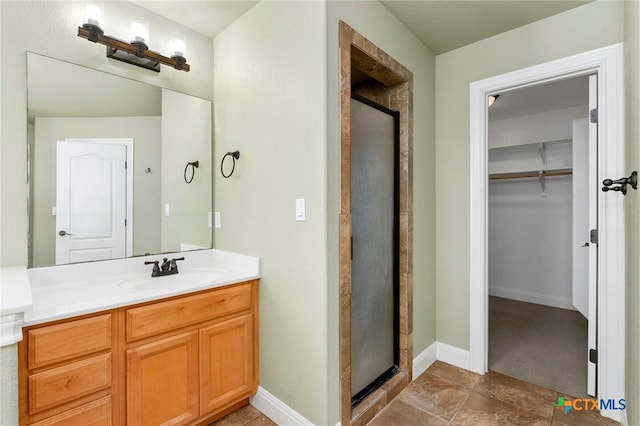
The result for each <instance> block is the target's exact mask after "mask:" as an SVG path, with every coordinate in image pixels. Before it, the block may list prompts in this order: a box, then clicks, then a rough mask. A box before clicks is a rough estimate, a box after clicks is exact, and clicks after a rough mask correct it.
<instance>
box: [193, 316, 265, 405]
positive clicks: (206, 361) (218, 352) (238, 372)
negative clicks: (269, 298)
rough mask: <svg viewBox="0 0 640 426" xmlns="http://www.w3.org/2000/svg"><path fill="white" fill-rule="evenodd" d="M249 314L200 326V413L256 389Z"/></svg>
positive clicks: (251, 323) (251, 326)
mask: <svg viewBox="0 0 640 426" xmlns="http://www.w3.org/2000/svg"><path fill="white" fill-rule="evenodd" d="M254 339H255V336H254V330H253V315H252V314H248V315H243V316H239V317H236V318H232V319H229V320H226V321H223V322H220V323H217V324H213V325H211V326H208V327H205V328H202V329H200V380H201V382H200V414H201V415H204V414H205V413H208V412H213V411H217V410H218V409H220V408H223V407H224V406H225V405H227V404H230V403H234V402H238V401H240V400H242V399H243V398H247V397H249V396H250V395H251V394H253V393H255V392H256V390H257V389H256V388H257V382H258V381H257V378H256V377H255V374H256V368H255V361H256V358H255V348H256V345H255V343H254Z"/></svg>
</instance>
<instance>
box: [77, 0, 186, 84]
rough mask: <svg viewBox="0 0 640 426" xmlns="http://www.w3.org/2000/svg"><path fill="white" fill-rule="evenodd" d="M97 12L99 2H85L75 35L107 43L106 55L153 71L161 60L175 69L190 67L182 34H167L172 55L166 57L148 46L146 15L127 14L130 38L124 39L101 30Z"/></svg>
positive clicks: (100, 11)
mask: <svg viewBox="0 0 640 426" xmlns="http://www.w3.org/2000/svg"><path fill="white" fill-rule="evenodd" d="M101 14H102V4H101V3H100V2H92V3H89V4H88V5H87V7H86V13H85V16H86V20H87V22H86V23H84V24H83V25H82V26H81V27H78V37H82V38H86V39H87V40H89V41H91V42H93V43H100V44H103V45H105V46H107V56H108V57H109V58H113V59H117V60H119V61H122V62H126V63H128V64H132V65H136V66H139V67H142V68H146V69H148V70H152V71H155V72H160V65H161V64H163V65H168V66H170V67H172V68H175V69H177V70H182V71H189V70H190V68H191V67H190V66H189V64H187V60H186V59H185V57H184V54H185V51H186V46H187V38H186V36H185V35H184V34H181V33H172V34H171V49H172V56H171V57H167V56H163V55H161V54H159V53H157V52H154V51H153V50H149V47H148V43H149V23H148V22H147V20H146V19H144V18H141V17H137V16H134V17H132V18H131V27H130V31H131V32H130V36H131V42H130V43H127V42H125V41H122V40H119V39H117V38H115V37H111V36H108V35H105V34H104V31H103V30H102V29H101V28H100V18H101Z"/></svg>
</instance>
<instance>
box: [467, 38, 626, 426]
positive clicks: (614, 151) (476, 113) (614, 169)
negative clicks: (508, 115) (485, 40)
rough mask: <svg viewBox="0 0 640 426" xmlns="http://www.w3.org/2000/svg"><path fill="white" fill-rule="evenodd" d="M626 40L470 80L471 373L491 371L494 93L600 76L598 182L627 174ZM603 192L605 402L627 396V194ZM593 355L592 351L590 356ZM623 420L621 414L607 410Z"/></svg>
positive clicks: (600, 321)
mask: <svg viewBox="0 0 640 426" xmlns="http://www.w3.org/2000/svg"><path fill="white" fill-rule="evenodd" d="M623 57H624V50H623V44H622V43H619V44H615V45H611V46H607V47H603V48H600V49H596V50H592V51H588V52H584V53H580V54H577V55H573V56H569V57H566V58H562V59H558V60H554V61H551V62H547V63H544V64H540V65H535V66H532V67H528V68H524V69H521V70H517V71H513V72H509V73H506V74H502V75H498V76H495V77H491V78H487V79H484V80H479V81H475V82H472V83H471V84H470V88H469V89H470V90H469V91H470V99H469V100H470V145H471V147H470V150H471V152H470V194H471V198H470V212H471V214H470V267H469V269H470V290H469V296H470V303H469V305H470V312H469V351H470V367H471V370H473V371H475V372H478V373H481V374H484V373H486V372H487V370H488V275H487V273H488V266H487V265H488V264H487V260H488V256H487V239H488V232H487V229H488V222H487V219H488V210H487V206H488V200H487V194H488V180H487V171H488V167H487V147H488V141H487V127H488V126H487V118H488V112H487V97H488V96H489V95H492V94H496V93H500V92H504V91H508V90H514V89H517V88H522V87H526V86H531V85H535V84H540V83H544V82H550V81H553V80H559V79H563V78H567V77H575V76H580V75H587V74H593V73H596V74H597V75H598V142H599V143H598V180H599V181H602V179H604V178H607V177H611V178H613V179H616V178H618V177H620V176H623V175H625V169H624V167H625V163H624V80H623V77H624V74H623V73H624V67H623ZM612 194H613V193H612V192H610V193H604V192H599V195H598V218H599V220H598V226H599V234H600V235H599V244H598V282H599V283H600V284H601V285H599V286H598V290H597V293H598V315H597V319H596V321H597V333H598V344H597V350H598V372H597V394H598V397H599V398H600V399H605V400H606V399H610V398H611V399H615V400H618V399H621V398H624V395H625V350H624V348H625V296H624V294H625V233H624V227H625V222H624V197H623V196H622V195H621V194H618V193H616V195H617V196H612ZM585 358H586V354H585ZM603 414H604V415H606V416H608V417H611V418H613V419H616V420H618V421H621V420H622V416H623V414H622V412H621V411H618V410H603Z"/></svg>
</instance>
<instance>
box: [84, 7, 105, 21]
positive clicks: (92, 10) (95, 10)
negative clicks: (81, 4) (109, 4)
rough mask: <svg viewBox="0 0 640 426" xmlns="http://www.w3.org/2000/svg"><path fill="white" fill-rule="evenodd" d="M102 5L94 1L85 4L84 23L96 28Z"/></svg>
mask: <svg viewBox="0 0 640 426" xmlns="http://www.w3.org/2000/svg"><path fill="white" fill-rule="evenodd" d="M103 7H104V6H103V4H102V2H100V1H95V2H91V3H88V4H87V7H86V8H85V18H86V19H85V22H86V23H88V24H91V25H95V26H97V27H99V26H100V18H101V17H102V10H103Z"/></svg>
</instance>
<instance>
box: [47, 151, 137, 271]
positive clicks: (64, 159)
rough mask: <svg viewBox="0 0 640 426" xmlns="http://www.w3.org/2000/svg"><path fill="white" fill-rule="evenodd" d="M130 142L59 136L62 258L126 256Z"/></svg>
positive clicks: (58, 260)
mask: <svg viewBox="0 0 640 426" xmlns="http://www.w3.org/2000/svg"><path fill="white" fill-rule="evenodd" d="M126 158H127V150H126V147H124V146H121V145H108V144H99V143H85V142H69V141H58V145H57V183H56V210H57V211H56V264H58V265H59V264H65V263H72V262H85V261H90V260H104V259H113V258H119V257H124V256H125V253H126V223H125V221H126V211H127V208H126V200H127V179H126Z"/></svg>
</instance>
